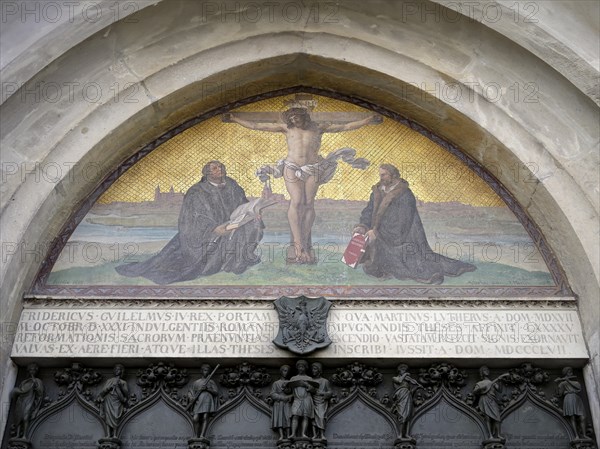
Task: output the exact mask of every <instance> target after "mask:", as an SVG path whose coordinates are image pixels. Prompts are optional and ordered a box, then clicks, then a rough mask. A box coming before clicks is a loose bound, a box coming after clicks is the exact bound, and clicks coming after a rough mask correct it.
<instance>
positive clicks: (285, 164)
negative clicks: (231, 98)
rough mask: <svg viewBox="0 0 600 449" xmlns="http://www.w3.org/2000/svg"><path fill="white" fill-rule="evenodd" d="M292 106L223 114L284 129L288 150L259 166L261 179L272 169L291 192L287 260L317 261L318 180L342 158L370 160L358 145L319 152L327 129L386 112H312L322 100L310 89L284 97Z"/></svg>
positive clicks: (374, 120)
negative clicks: (358, 154) (314, 230)
mask: <svg viewBox="0 0 600 449" xmlns="http://www.w3.org/2000/svg"><path fill="white" fill-rule="evenodd" d="M284 104H285V106H286V107H287V108H288V109H287V110H286V111H284V112H283V113H280V112H235V113H227V114H223V117H222V119H223V122H225V123H237V124H238V125H241V126H243V127H245V128H248V129H252V130H257V131H268V132H280V133H283V134H285V137H286V141H287V147H288V153H287V156H286V157H285V159H282V160H280V161H279V162H277V164H276V165H274V166H269V165H266V166H263V167H261V168H260V169H259V170H258V171H257V175H258V177H259V178H260V180H261V181H263V182H267V181H268V180H269V179H270V175H272V176H273V177H275V178H279V177H283V179H284V181H285V187H286V189H287V191H288V193H289V195H290V206H289V209H288V214H287V215H288V222H289V225H290V231H291V241H292V246H291V247H290V249H291V250H293V251H290V252H288V257H287V262H288V263H316V259H315V257H314V252H313V251H312V242H311V230H312V226H313V223H314V221H315V206H314V205H315V196H316V194H317V190H318V189H319V186H320V185H322V184H325V183H326V182H328V181H330V180H331V178H332V177H333V175H334V174H335V170H336V168H337V161H338V160H339V159H342V160H343V161H344V162H347V163H349V164H350V165H351V166H352V167H354V168H359V169H363V170H364V169H365V168H367V167H368V165H369V161H367V160H366V159H363V158H356V157H355V156H356V150H354V149H352V148H341V149H339V150H336V151H334V152H332V153H330V154H328V155H327V156H326V157H323V156H322V155H320V154H319V150H320V148H321V137H322V136H323V134H324V133H338V132H343V131H351V130H354V129H358V128H361V127H363V126H366V125H378V124H380V123H382V122H383V118H382V117H381V116H380V115H378V114H374V113H368V112H367V113H365V112H313V109H314V108H315V106H316V104H317V100H316V99H314V98H313V97H312V95H308V94H296V96H295V98H294V99H292V100H286V101H285V102H284Z"/></svg>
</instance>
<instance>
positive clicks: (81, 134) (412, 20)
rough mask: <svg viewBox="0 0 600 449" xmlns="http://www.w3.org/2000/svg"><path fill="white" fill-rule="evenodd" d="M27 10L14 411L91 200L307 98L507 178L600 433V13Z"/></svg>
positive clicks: (7, 142)
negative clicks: (51, 293)
mask: <svg viewBox="0 0 600 449" xmlns="http://www.w3.org/2000/svg"><path fill="white" fill-rule="evenodd" d="M24 3H25V2H3V5H2V8H3V10H2V20H3V22H5V23H6V24H7V26H3V27H2V50H3V51H2V54H3V60H2V63H1V66H2V72H1V74H2V81H3V85H2V125H1V141H0V145H1V147H2V164H3V165H2V178H3V179H2V185H1V189H2V190H1V192H2V197H1V204H0V205H1V208H2V217H1V219H0V225H1V227H2V249H3V253H2V260H1V271H0V273H1V275H0V278H1V279H2V286H1V289H2V302H1V305H0V314H1V316H2V320H3V322H4V323H3V328H4V332H3V336H4V338H3V339H2V343H1V345H2V346H1V348H0V353H1V354H2V360H1V364H0V366H1V368H0V370H1V371H0V379H2V381H0V382H5V383H3V385H2V401H3V403H6V401H7V394H8V391H9V390H10V388H12V386H13V384H14V371H11V370H13V368H12V367H11V362H10V360H9V358H8V356H9V354H10V348H11V346H12V343H13V334H12V332H13V331H12V330H11V329H13V326H12V325H11V323H16V322H17V321H18V318H19V315H20V311H21V307H22V306H21V300H22V295H23V294H24V293H25V292H26V291H27V290H28V288H29V287H30V286H31V284H32V282H33V280H34V278H35V275H36V273H37V272H38V270H39V268H40V265H41V263H42V261H43V259H44V256H45V251H46V249H47V248H48V246H49V244H50V242H51V241H52V240H53V239H54V238H55V236H56V235H57V234H58V232H59V230H60V229H61V227H62V226H63V224H64V223H65V222H66V221H67V219H68V218H69V216H70V215H71V214H72V213H74V212H75V211H76V210H77V209H78V205H79V204H80V203H81V202H82V201H83V199H84V198H85V197H86V196H87V195H88V194H90V192H92V191H93V190H94V188H95V187H96V186H97V185H98V184H99V183H100V182H101V181H102V179H103V178H104V177H105V176H106V175H107V174H108V173H109V172H111V171H112V170H114V169H115V168H116V167H117V166H118V165H119V163H121V162H122V161H124V160H125V159H126V158H128V157H129V156H131V155H132V154H134V153H135V152H136V151H137V150H139V149H140V148H141V147H142V146H143V145H144V144H147V143H148V142H151V141H153V140H154V139H156V138H157V137H159V136H160V135H161V134H163V133H164V132H165V131H167V130H168V129H170V128H172V127H174V126H176V125H177V124H180V123H181V122H183V121H185V120H187V119H190V118H192V117H194V116H197V115H199V114H202V113H203V112H206V111H209V110H211V109H214V108H216V107H220V106H223V105H226V104H229V103H231V102H234V101H236V100H239V99H242V98H245V97H248V96H251V95H255V94H259V93H261V92H268V91H272V90H276V89H280V88H286V87H291V86H298V85H302V86H309V87H318V88H321V89H329V90H333V91H337V92H340V93H342V94H346V95H351V96H353V97H355V98H358V99H363V100H366V101H368V102H371V103H373V104H379V105H381V106H383V107H385V108H388V109H389V110H392V111H394V112H397V113H400V114H403V115H405V116H407V117H410V118H411V119H413V120H415V121H416V122H418V123H420V124H421V125H423V126H425V127H426V128H428V129H430V130H431V131H433V132H434V133H436V134H437V135H439V136H440V137H442V138H444V139H446V140H448V141H450V142H452V143H454V144H455V145H457V146H458V147H460V148H461V149H462V150H463V151H465V152H466V153H467V154H469V155H470V156H471V157H472V158H473V159H475V160H477V161H478V162H480V163H481V164H482V165H484V166H485V167H487V168H488V169H489V170H490V171H491V172H492V173H495V174H496V176H497V177H498V179H499V180H500V181H501V182H502V183H503V184H504V185H505V186H506V187H507V189H508V190H509V191H510V192H511V193H512V194H513V195H514V197H515V199H516V200H517V201H519V202H520V204H521V205H522V206H523V207H524V209H525V210H526V211H527V213H528V214H529V215H530V216H531V218H532V219H533V221H534V222H536V223H537V224H538V226H539V227H540V228H541V230H542V232H543V233H544V234H545V235H546V237H547V239H548V242H549V244H550V245H551V246H552V248H553V250H554V251H555V253H556V255H557V256H558V258H559V260H560V261H561V263H562V266H563V268H564V270H565V272H566V274H567V277H568V278H569V281H570V284H571V286H572V288H573V290H574V292H575V293H576V294H577V295H578V297H579V310H580V318H581V322H582V327H583V332H584V335H585V337H586V340H587V344H588V351H589V353H590V356H591V362H590V364H589V365H588V366H587V367H586V369H585V373H586V376H587V377H586V382H587V387H588V391H589V395H590V406H591V408H592V412H593V413H594V414H595V416H596V420H595V421H596V422H600V419H598V417H599V416H600V405H599V404H600V403H599V400H598V391H597V385H598V383H599V382H598V379H600V366H599V364H600V362H599V360H600V358H599V349H598V346H599V341H600V335H599V330H598V327H597V323H598V320H599V319H600V312H599V302H598V298H599V297H600V289H599V277H600V266H599V260H600V256H599V253H598V251H599V248H600V244H599V240H598V235H599V233H598V226H599V225H598V208H599V205H598V194H599V182H598V140H599V135H598V117H599V116H598V104H597V103H598V85H597V75H598V47H597V43H596V44H594V42H596V41H597V39H591V38H590V33H591V34H592V35H593V34H595V35H597V33H598V28H599V26H598V21H597V20H598V19H597V18H598V3H597V2H592V1H590V2H588V1H582V2H577V3H576V5H575V6H574V4H572V3H568V2H555V1H552V2H549V1H542V2H528V3H521V4H519V5H520V6H519V8H521V7H522V9H519V8H517V9H518V11H515V9H514V6H513V7H512V9H511V5H510V4H509V3H510V2H500V3H499V6H497V7H496V9H495V10H493V8H491V7H489V6H488V5H487V4H485V3H482V4H481V5H479V6H478V7H476V8H474V9H473V10H467V9H464V10H461V12H462V13H463V14H462V15H461V14H457V13H456V11H455V10H456V5H457V4H455V3H452V4H448V8H444V7H442V6H440V5H439V4H437V3H434V2H385V1H383V0H382V1H377V2H359V1H344V2H343V4H341V5H339V6H335V4H334V3H333V2H326V1H322V2H314V3H309V4H306V5H305V6H302V4H301V3H300V2H272V3H275V5H272V4H271V6H269V5H268V2H251V3H245V2H191V1H185V0H182V1H178V0H172V1H167V0H163V1H155V2H152V3H150V2H141V1H140V2H135V3H134V2H125V3H127V4H129V5H131V8H130V9H128V10H125V8H121V9H119V8H117V10H118V11H117V12H115V9H114V8H115V7H114V4H113V3H111V2H100V3H99V4H98V6H96V8H100V7H102V8H103V9H98V11H100V18H98V19H97V20H96V19H94V18H97V17H98V14H99V13H98V12H97V11H96V10H92V9H90V4H89V2H82V3H81V4H78V6H77V10H76V11H75V10H73V11H72V13H73V17H74V18H73V20H72V21H71V20H65V18H67V17H68V14H71V11H70V10H69V9H68V6H64V5H62V3H60V2H57V4H58V6H59V7H63V8H64V9H63V10H62V14H63V18H62V19H61V20H58V21H56V22H52V19H53V17H56V14H55V13H53V12H52V11H50V10H49V9H48V8H46V10H45V12H44V8H43V7H42V6H40V9H39V13H38V15H37V16H36V12H35V9H33V11H34V12H33V13H31V12H30V13H26V12H27V10H25V9H24V8H26V6H25V5H24ZM27 3H29V4H34V5H35V4H36V2H27ZM43 3H44V2H39V4H40V5H42V4H43ZM67 3H68V2H67ZM236 4H237V5H239V8H240V9H239V10H236V9H235V8H236ZM7 5H8V6H7ZM290 5H291V6H290ZM527 5H533V6H532V7H533V9H531V7H530V6H527ZM29 7H30V8H34V7H33V6H29ZM7 8H10V9H7ZM111 8H112V9H111ZM465 8H466V6H465ZM14 9H16V11H15V12H13V10H14ZM498 11H499V12H498ZM84 12H85V13H84ZM86 14H87V15H86ZM259 14H260V16H259ZM498 14H500V16H499V18H497V17H498ZM92 19H94V20H95V21H93V20H92ZM534 20H535V21H534ZM8 49H10V51H8V52H6V51H5V50H8ZM531 176H532V177H533V180H534V182H527V181H529V180H530V177H531ZM11 373H12V374H11ZM11 376H12V377H11ZM3 410H4V408H3ZM5 419H6V417H5V416H3V417H2V421H3V422H5ZM596 433H599V432H598V429H597V432H596Z"/></svg>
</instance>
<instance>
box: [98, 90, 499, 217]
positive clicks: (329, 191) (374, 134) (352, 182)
mask: <svg viewBox="0 0 600 449" xmlns="http://www.w3.org/2000/svg"><path fill="white" fill-rule="evenodd" d="M313 97H314V98H315V99H316V100H317V101H318V103H317V106H316V107H315V109H314V111H315V112H321V111H322V112H369V111H368V110H366V109H363V108H361V107H359V106H355V105H353V104H350V103H346V102H343V101H339V100H334V99H331V98H327V97H321V96H316V95H315V96H313ZM293 98H294V95H289V96H283V97H275V98H271V99H268V100H264V101H259V102H256V103H253V104H250V105H247V106H244V107H241V108H239V109H236V110H235V111H251V112H262V111H279V112H282V111H285V110H286V109H287V106H286V105H285V103H284V101H285V100H289V99H293ZM342 147H351V148H355V149H356V150H357V156H358V157H364V158H367V159H368V160H370V161H371V166H370V167H369V168H368V169H367V170H364V171H363V170H356V169H352V168H351V167H350V166H349V165H347V164H345V163H343V162H340V163H339V165H338V170H337V172H336V174H335V176H334V178H333V179H332V180H331V181H330V182H329V183H327V184H325V185H323V186H321V188H320V189H319V192H318V194H317V198H333V199H349V200H368V198H369V194H370V191H371V186H372V185H373V184H375V183H376V182H377V181H378V170H377V167H378V166H379V164H382V163H391V164H394V165H396V166H397V167H398V168H399V169H400V173H401V176H402V177H403V178H405V179H406V180H407V181H408V182H409V183H410V186H411V189H412V190H413V192H414V193H415V195H416V196H417V198H419V199H421V200H423V201H426V202H448V201H458V202H461V203H465V204H471V205H473V206H486V207H500V206H503V205H504V202H503V201H502V200H501V199H500V197H498V195H496V193H494V191H493V190H492V189H491V188H490V187H489V186H488V185H487V184H486V183H485V182H484V181H483V180H482V179H481V178H479V177H478V176H477V175H476V174H475V173H474V172H473V171H471V170H470V169H468V168H467V167H466V166H465V165H464V164H463V163H462V162H461V161H460V160H459V159H457V158H456V157H455V156H453V155H452V154H450V153H448V152H447V151H446V150H444V149H443V148H442V147H440V146H439V145H437V144H435V143H434V142H432V141H430V140H429V139H427V138H426V137H424V136H422V135H421V134H419V133H418V132H416V131H413V130H411V129H410V128H408V127H406V126H404V125H402V124H400V123H398V122H396V121H394V120H391V119H388V118H385V119H384V122H383V123H382V124H380V125H370V126H365V127H363V128H360V129H358V130H355V131H346V132H342V133H327V134H324V135H323V140H322V146H321V154H322V155H324V156H326V155H327V154H328V153H329V152H331V151H334V150H337V149H339V148H342ZM286 154H287V145H286V142H285V137H284V135H283V134H281V133H270V132H265V131H254V130H249V129H246V128H244V127H242V126H240V125H237V124H235V123H223V122H222V121H221V118H220V117H214V118H212V119H209V120H206V121H204V122H202V123H200V124H198V125H196V126H193V127H192V128H189V129H188V130H186V131H184V132H182V133H181V134H179V135H177V136H175V137H174V138H172V139H171V140H169V141H168V142H165V143H164V144H163V145H161V146H160V147H158V148H156V149H155V150H154V151H153V152H152V153H150V154H148V155H147V156H146V157H144V158H143V159H142V160H141V161H140V162H138V163H137V164H136V165H134V166H133V167H131V168H130V169H129V170H128V171H127V172H126V173H125V174H123V175H122V176H121V177H120V178H119V179H118V180H117V181H116V182H115V183H114V184H113V185H112V186H111V187H110V188H109V189H108V190H107V191H106V192H105V193H104V194H103V195H102V197H101V198H100V199H99V202H100V203H105V204H106V203H110V202H113V201H127V202H139V201H149V200H152V199H153V198H154V191H155V189H156V186H157V185H160V188H161V191H163V192H166V191H168V190H169V188H170V187H171V186H173V187H174V189H175V191H176V192H185V191H187V189H188V188H189V187H190V186H192V185H193V184H195V183H196V182H198V181H199V179H200V177H201V170H202V166H203V165H204V164H205V163H206V162H207V161H210V160H213V159H218V160H221V161H223V162H224V163H225V165H226V167H227V174H228V175H229V176H231V177H232V178H234V179H235V180H236V181H238V183H239V184H240V185H241V186H242V187H243V188H244V189H245V191H246V195H247V196H260V193H261V191H262V188H263V185H262V183H261V182H260V181H259V180H258V178H257V177H256V176H255V174H254V173H255V171H256V169H257V168H258V167H260V166H262V165H266V164H274V163H275V162H276V161H278V160H279V159H283V158H284V157H285V156H286ZM272 189H273V191H274V192H275V193H283V194H285V195H286V197H288V195H287V192H286V190H285V186H284V182H283V178H279V179H276V180H273V181H272Z"/></svg>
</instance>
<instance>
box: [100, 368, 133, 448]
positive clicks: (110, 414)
mask: <svg viewBox="0 0 600 449" xmlns="http://www.w3.org/2000/svg"><path fill="white" fill-rule="evenodd" d="M113 374H114V377H113V378H111V379H108V380H107V381H106V382H105V383H104V385H103V386H102V389H101V390H100V394H99V399H100V401H101V406H100V416H102V418H103V419H104V423H105V432H106V437H107V438H114V437H115V431H116V430H117V426H118V425H119V420H120V419H121V416H123V412H124V411H125V406H126V405H127V400H128V398H129V388H128V387H127V382H126V381H125V380H123V379H122V377H123V374H125V367H124V366H123V365H121V364H117V365H115V366H114V368H113Z"/></svg>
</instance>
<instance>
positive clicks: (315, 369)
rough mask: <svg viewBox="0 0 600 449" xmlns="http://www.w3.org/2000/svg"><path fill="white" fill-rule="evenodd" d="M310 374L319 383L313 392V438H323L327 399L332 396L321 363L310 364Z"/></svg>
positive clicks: (327, 405)
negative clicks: (322, 375)
mask: <svg viewBox="0 0 600 449" xmlns="http://www.w3.org/2000/svg"><path fill="white" fill-rule="evenodd" d="M311 374H312V375H313V380H314V381H315V382H317V383H318V384H319V387H318V388H317V389H316V391H315V392H314V393H313V403H314V405H315V418H314V421H313V438H315V439H319V440H322V439H324V438H325V415H326V414H327V408H328V407H329V400H330V399H331V396H333V392H332V391H331V385H330V384H329V381H328V380H327V379H325V378H323V377H321V374H323V365H322V364H321V363H319V362H315V363H313V364H312V365H311Z"/></svg>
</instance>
